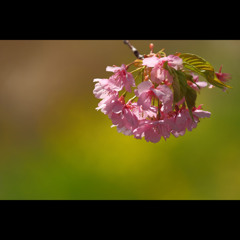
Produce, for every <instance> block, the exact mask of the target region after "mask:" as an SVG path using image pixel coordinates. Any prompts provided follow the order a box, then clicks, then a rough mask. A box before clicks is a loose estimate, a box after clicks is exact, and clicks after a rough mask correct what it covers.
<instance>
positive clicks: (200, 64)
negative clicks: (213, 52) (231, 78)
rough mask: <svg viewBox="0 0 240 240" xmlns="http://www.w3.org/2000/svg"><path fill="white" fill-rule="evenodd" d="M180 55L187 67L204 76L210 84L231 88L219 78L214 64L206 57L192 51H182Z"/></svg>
mask: <svg viewBox="0 0 240 240" xmlns="http://www.w3.org/2000/svg"><path fill="white" fill-rule="evenodd" d="M179 57H180V58H182V60H183V65H184V67H185V68H188V69H190V70H191V71H193V72H196V73H197V74H199V75H201V76H203V77H204V78H205V79H206V80H207V81H208V82H209V83H210V84H212V85H214V86H216V87H219V88H224V87H227V88H231V87H230V86H228V85H226V84H225V83H223V82H221V81H220V80H219V79H218V78H217V76H216V74H215V71H214V68H213V66H212V65H211V64H210V63H209V62H207V61H206V60H205V59H203V58H201V57H199V56H197V55H195V54H191V53H182V54H180V55H179Z"/></svg>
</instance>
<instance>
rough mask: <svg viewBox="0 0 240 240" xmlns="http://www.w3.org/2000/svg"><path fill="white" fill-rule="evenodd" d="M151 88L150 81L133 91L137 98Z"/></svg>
mask: <svg viewBox="0 0 240 240" xmlns="http://www.w3.org/2000/svg"><path fill="white" fill-rule="evenodd" d="M151 87H153V84H152V82H151V81H149V80H148V81H144V82H142V83H140V84H139V85H138V88H137V90H136V91H135V94H136V96H137V97H138V96H139V95H141V94H142V93H144V92H147V91H149V90H150V88H151Z"/></svg>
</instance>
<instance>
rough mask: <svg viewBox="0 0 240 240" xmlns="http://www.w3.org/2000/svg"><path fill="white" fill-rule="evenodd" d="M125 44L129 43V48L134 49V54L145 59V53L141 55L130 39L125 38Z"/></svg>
mask: <svg viewBox="0 0 240 240" xmlns="http://www.w3.org/2000/svg"><path fill="white" fill-rule="evenodd" d="M123 43H124V44H126V45H128V46H129V48H130V49H131V50H132V52H133V54H134V55H135V56H136V57H137V58H138V59H143V58H144V57H143V55H141V54H140V53H139V52H138V50H137V49H136V48H135V47H134V46H133V45H132V44H131V43H130V42H129V40H124V41H123Z"/></svg>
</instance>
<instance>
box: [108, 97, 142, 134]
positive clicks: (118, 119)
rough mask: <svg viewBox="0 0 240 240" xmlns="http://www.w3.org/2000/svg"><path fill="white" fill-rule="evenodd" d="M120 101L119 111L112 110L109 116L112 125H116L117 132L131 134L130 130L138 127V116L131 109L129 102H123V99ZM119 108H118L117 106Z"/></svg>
mask: <svg viewBox="0 0 240 240" xmlns="http://www.w3.org/2000/svg"><path fill="white" fill-rule="evenodd" d="M119 102H120V103H121V106H122V107H121V111H118V112H117V111H114V109H113V112H112V113H111V114H109V118H110V119H111V120H112V123H113V126H112V127H114V126H116V127H117V130H118V132H122V133H123V134H125V135H132V131H133V130H134V129H135V128H137V127H138V118H137V116H136V115H135V114H134V112H133V111H132V108H134V107H133V106H131V102H128V103H127V104H125V103H124V102H123V100H121V99H120V100H119ZM119 109H120V108H119Z"/></svg>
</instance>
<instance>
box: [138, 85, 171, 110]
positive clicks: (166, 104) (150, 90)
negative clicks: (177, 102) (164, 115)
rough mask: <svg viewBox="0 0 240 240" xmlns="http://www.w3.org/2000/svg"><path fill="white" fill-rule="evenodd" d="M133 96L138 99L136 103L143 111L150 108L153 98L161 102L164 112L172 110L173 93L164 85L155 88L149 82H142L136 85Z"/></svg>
mask: <svg viewBox="0 0 240 240" xmlns="http://www.w3.org/2000/svg"><path fill="white" fill-rule="evenodd" d="M135 94H136V96H137V97H138V102H137V103H138V105H139V106H142V109H143V110H148V109H149V108H150V107H151V101H152V98H153V97H156V98H157V99H159V100H160V101H161V103H162V110H163V111H164V112H166V111H169V110H170V109H171V108H172V103H173V93H172V91H171V89H170V88H169V87H168V86H166V85H159V86H157V87H156V88H155V87H154V85H153V84H152V82H151V81H149V80H148V81H144V82H142V83H140V84H139V85H138V88H137V89H136V90H135Z"/></svg>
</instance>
